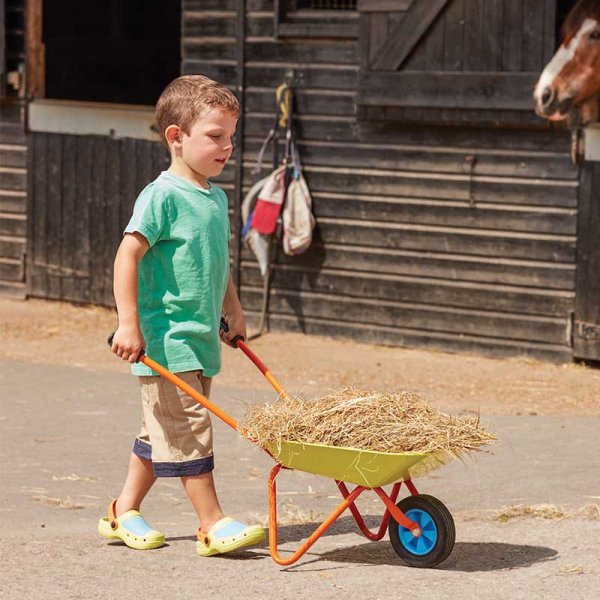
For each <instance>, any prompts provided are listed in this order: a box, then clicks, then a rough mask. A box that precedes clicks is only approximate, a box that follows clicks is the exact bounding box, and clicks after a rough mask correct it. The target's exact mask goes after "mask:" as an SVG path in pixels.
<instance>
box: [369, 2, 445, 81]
mask: <svg viewBox="0 0 600 600" xmlns="http://www.w3.org/2000/svg"><path fill="white" fill-rule="evenodd" d="M447 3H448V0H430V2H427V3H425V2H413V4H412V5H411V6H410V8H408V10H407V11H406V13H405V15H404V18H403V19H402V21H401V22H400V23H399V24H398V26H397V27H395V28H394V29H393V30H392V31H390V33H389V36H388V39H387V40H386V42H385V44H384V45H383V46H382V47H381V49H380V50H379V52H378V53H377V55H376V56H375V58H374V60H373V63H372V65H371V68H372V69H374V70H386V71H395V70H397V69H398V68H400V66H401V65H402V63H403V62H404V61H405V60H406V58H407V57H408V55H409V54H410V52H411V51H412V50H413V48H414V47H415V46H416V44H417V42H418V41H419V40H420V39H421V37H422V36H423V35H424V34H425V32H426V31H427V30H428V29H429V27H430V26H431V24H432V23H433V22H434V21H435V19H436V18H437V17H438V15H439V14H440V12H441V11H442V10H443V9H444V8H445V6H446V5H447Z"/></svg>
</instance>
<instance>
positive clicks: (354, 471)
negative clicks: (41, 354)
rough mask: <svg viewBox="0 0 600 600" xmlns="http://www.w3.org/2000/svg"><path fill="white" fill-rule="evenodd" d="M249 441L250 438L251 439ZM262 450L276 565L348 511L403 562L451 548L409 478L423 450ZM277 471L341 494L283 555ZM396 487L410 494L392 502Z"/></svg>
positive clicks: (450, 538)
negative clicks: (375, 502) (366, 505)
mask: <svg viewBox="0 0 600 600" xmlns="http://www.w3.org/2000/svg"><path fill="white" fill-rule="evenodd" d="M221 327H222V328H223V329H225V331H227V324H226V323H225V322H224V321H222V323H221ZM109 343H112V336H111V337H110V338H109ZM231 343H232V345H234V346H235V347H236V348H239V349H240V350H241V351H242V352H243V353H244V354H245V355H246V356H247V357H248V358H249V359H250V360H251V361H252V362H253V363H254V364H255V365H256V367H257V368H258V369H259V370H260V371H261V373H262V374H263V375H264V376H265V378H266V379H267V381H269V383H270V384H271V386H272V387H273V388H274V389H275V391H276V392H277V393H278V394H279V395H280V397H282V398H286V397H288V395H287V393H286V391H285V390H284V388H283V387H282V386H281V384H280V383H279V382H278V381H277V379H276V378H275V376H274V375H273V374H272V373H271V371H269V369H268V368H267V367H266V366H265V364H264V363H263V362H262V361H261V360H260V359H259V358H258V356H256V354H254V352H252V350H250V348H249V347H248V346H247V345H246V344H245V342H244V340H243V338H241V337H237V338H234V340H232V342H231ZM138 360H139V361H140V362H142V363H144V364H145V365H146V366H148V367H150V368H151V369H153V370H154V371H156V372H157V373H159V374H160V375H162V376H163V377H164V378H165V379H168V380H169V381H171V382H172V383H173V384H175V385H176V386H177V387H178V388H180V389H181V390H182V391H184V392H185V393H187V394H189V395H190V396H191V397H192V398H194V400H196V401H197V402H199V403H200V404H202V405H203V406H205V407H206V408H207V409H208V410H210V411H211V412H212V413H213V414H214V415H216V416H217V417H219V418H220V419H221V420H223V421H224V422H225V423H227V424H228V425H229V426H230V427H232V428H233V429H235V430H236V431H237V430H238V424H237V422H236V421H235V419H233V417H231V416H230V415H229V414H227V413H226V412H224V411H223V410H221V409H220V408H219V407H218V406H216V405H215V404H213V403H212V402H211V401H210V400H209V399H208V398H205V397H204V396H203V395H202V394H200V393H199V392H197V391H196V390H195V389H194V388H192V387H191V386H189V385H188V384H186V383H185V382H184V381H183V380H181V379H180V378H179V377H177V375H175V374H173V373H171V372H170V371H169V370H167V369H165V368H164V367H163V366H162V365H160V364H158V363H157V362H155V361H154V360H152V359H151V358H149V357H148V356H146V355H145V354H144V353H142V354H141V355H140V357H139V359H138ZM249 441H250V442H252V440H249ZM263 449H264V450H265V451H266V452H267V453H268V454H269V455H270V456H271V457H272V458H273V459H274V460H275V462H276V463H277V464H276V465H275V466H274V467H273V468H272V469H271V472H270V475H269V552H270V554H271V558H272V559H273V560H274V561H275V562H276V563H277V564H279V565H283V566H288V565H291V564H293V563H295V562H296V561H297V560H298V559H299V558H301V557H302V556H303V555H304V554H305V553H306V552H307V551H308V550H309V549H310V548H311V546H313V544H314V543H315V542H316V541H317V540H318V539H319V538H320V537H321V536H322V535H323V534H324V533H325V532H326V531H327V530H328V529H329V527H331V525H332V524H333V523H334V522H335V521H336V519H337V518H338V517H339V516H340V515H342V513H344V512H345V511H346V510H349V511H350V513H351V514H352V516H353V517H354V520H355V521H356V524H357V525H358V528H359V529H360V531H361V533H362V534H363V535H364V536H365V537H366V538H368V539H370V540H374V541H378V540H381V539H382V538H383V537H384V535H385V533H386V530H387V531H388V533H389V538H390V542H391V544H392V548H393V549H394V551H395V552H396V554H397V555H398V556H399V557H400V559H401V560H402V561H403V562H404V563H405V564H407V565H408V566H411V567H422V568H427V567H434V566H435V565H438V564H439V563H441V562H442V561H444V560H446V558H448V556H449V555H450V553H451V552H452V549H453V547H454V540H455V527H454V520H453V519H452V515H451V514H450V512H449V510H448V509H447V508H446V506H444V504H443V503H442V502H441V501H440V500H438V499H437V498H434V497H433V496H429V495H425V494H419V492H418V491H417V488H416V487H415V484H414V483H413V482H412V481H411V478H410V469H411V467H413V466H415V465H416V464H418V463H419V462H420V461H422V460H424V459H426V458H427V457H428V456H429V455H428V454H426V453H418V452H405V453H391V452H373V451H370V450H360V449H357V448H346V447H336V446H326V445H323V444H306V443H301V442H291V441H290V442H282V443H281V444H273V445H270V446H269V447H268V448H263ZM282 469H290V470H297V471H305V472H307V473H312V474H315V475H321V476H324V477H329V478H331V479H333V480H334V481H335V483H336V485H337V487H338V489H339V491H340V492H341V495H342V497H343V501H342V502H341V504H339V506H338V507H337V508H336V509H335V510H334V511H333V512H332V513H331V514H330V515H329V516H328V517H327V518H326V519H325V520H324V521H323V522H322V523H321V524H320V525H319V526H318V527H317V528H316V529H315V530H314V532H313V533H312V534H311V535H310V536H309V538H308V539H307V540H306V541H305V542H304V543H303V544H302V545H301V546H300V547H299V548H298V549H297V550H296V551H295V552H293V553H292V555H291V556H289V557H283V556H281V555H280V554H279V551H278V549H277V546H278V544H277V485H276V479H277V476H278V475H279V473H280V472H281V470H282ZM346 484H354V486H355V487H354V488H353V489H352V491H350V490H349V489H348V487H347V485H346ZM389 484H392V489H391V491H390V492H389V494H388V493H387V492H386V491H385V490H384V489H383V486H386V485H389ZM402 485H404V486H405V488H406V489H407V490H408V492H409V494H410V495H409V496H407V497H405V498H403V499H402V500H400V501H399V502H397V500H398V495H399V493H400V489H401V487H402ZM367 490H372V491H373V492H375V494H377V495H378V496H379V497H380V498H381V500H382V502H383V504H384V506H385V512H384V514H383V517H382V519H381V523H380V525H379V528H378V529H377V531H371V530H370V529H369V528H368V527H367V525H366V523H365V520H364V518H363V516H362V515H361V513H360V512H359V510H358V507H357V506H356V504H355V502H356V500H357V498H358V497H359V496H360V495H361V494H362V493H363V492H365V491H367Z"/></svg>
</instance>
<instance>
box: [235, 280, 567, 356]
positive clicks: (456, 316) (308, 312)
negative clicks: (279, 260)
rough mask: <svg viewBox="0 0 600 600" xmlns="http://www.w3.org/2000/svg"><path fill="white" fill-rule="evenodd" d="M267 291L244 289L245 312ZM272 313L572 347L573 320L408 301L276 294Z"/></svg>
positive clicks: (256, 306)
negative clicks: (569, 335)
mask: <svg viewBox="0 0 600 600" xmlns="http://www.w3.org/2000/svg"><path fill="white" fill-rule="evenodd" d="M261 305H262V289H260V288H245V289H244V308H245V310H248V311H251V312H259V311H260V309H261ZM269 310H270V314H271V315H289V316H293V315H296V316H297V317H298V318H299V319H304V318H317V319H323V320H327V321H338V322H344V323H351V324H363V325H369V324H373V323H376V324H377V325H380V326H383V327H397V328H402V329H415V330H420V331H422V332H428V333H430V334H431V333H434V332H443V333H446V334H449V333H453V334H456V335H473V336H482V337H491V338H498V339H508V340H522V341H527V342H546V343H549V344H562V345H567V344H568V338H567V330H568V326H569V321H568V318H567V317H566V316H565V317H562V318H550V317H532V316H531V315H527V316H519V315H511V314H503V313H497V312H484V311H471V310H459V309H452V308H439V307H431V306H428V305H421V304H418V305H417V304H407V303H402V302H393V301H381V300H366V299H357V298H343V297H340V296H336V295H333V294H322V293H312V292H302V293H298V292H294V291H287V290H286V291H281V292H280V291H279V290H273V292H272V294H271V297H270V301H269Z"/></svg>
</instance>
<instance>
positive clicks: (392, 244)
mask: <svg viewBox="0 0 600 600" xmlns="http://www.w3.org/2000/svg"><path fill="white" fill-rule="evenodd" d="M318 227H319V230H318V231H319V239H320V240H322V241H323V242H324V243H325V244H328V243H335V244H348V243H351V244H356V245H360V246H369V247H373V246H377V247H379V248H399V249H402V250H416V251H422V252H450V253H454V254H466V255H469V256H470V255H474V256H489V257H502V258H523V259H525V258H529V259H532V260H543V261H552V262H563V263H573V262H574V260H575V239H574V238H573V237H572V236H543V235H541V234H537V235H533V234H525V233H522V234H510V233H508V232H490V233H489V234H488V235H485V233H484V232H483V231H480V230H471V229H463V230H461V229H458V228H435V227H433V226H418V225H405V224H402V223H385V224H384V223H379V222H376V221H358V220H350V219H332V218H329V217H323V218H321V219H320V220H319V225H318Z"/></svg>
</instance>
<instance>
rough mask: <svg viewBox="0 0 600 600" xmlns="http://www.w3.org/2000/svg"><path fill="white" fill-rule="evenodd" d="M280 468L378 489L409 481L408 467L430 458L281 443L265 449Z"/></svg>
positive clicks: (408, 453) (321, 445)
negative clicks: (278, 463) (279, 464)
mask: <svg viewBox="0 0 600 600" xmlns="http://www.w3.org/2000/svg"><path fill="white" fill-rule="evenodd" d="M267 448H268V450H269V452H271V454H272V455H273V457H274V458H275V459H276V460H277V461H279V462H280V463H281V464H282V465H283V466H284V467H288V468H290V469H295V470H297V471H306V472H307V473H313V474H314V475H323V476H325V477H331V478H332V479H335V480H336V481H344V482H346V483H354V484H356V485H360V486H363V487H366V488H378V487H382V486H384V485H388V484H389V483H395V482H396V481H400V480H403V479H410V468H411V467H413V466H414V465H416V464H417V463H419V462H421V461H422V460H424V459H425V458H427V457H429V456H430V455H429V454H427V453H422V452H403V453H398V454H397V453H394V452H374V451H373V450H359V449H358V448H345V447H344V448H342V447H338V446H326V445H325V444H305V443H302V442H281V444H278V443H273V444H269V445H268V446H267Z"/></svg>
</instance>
